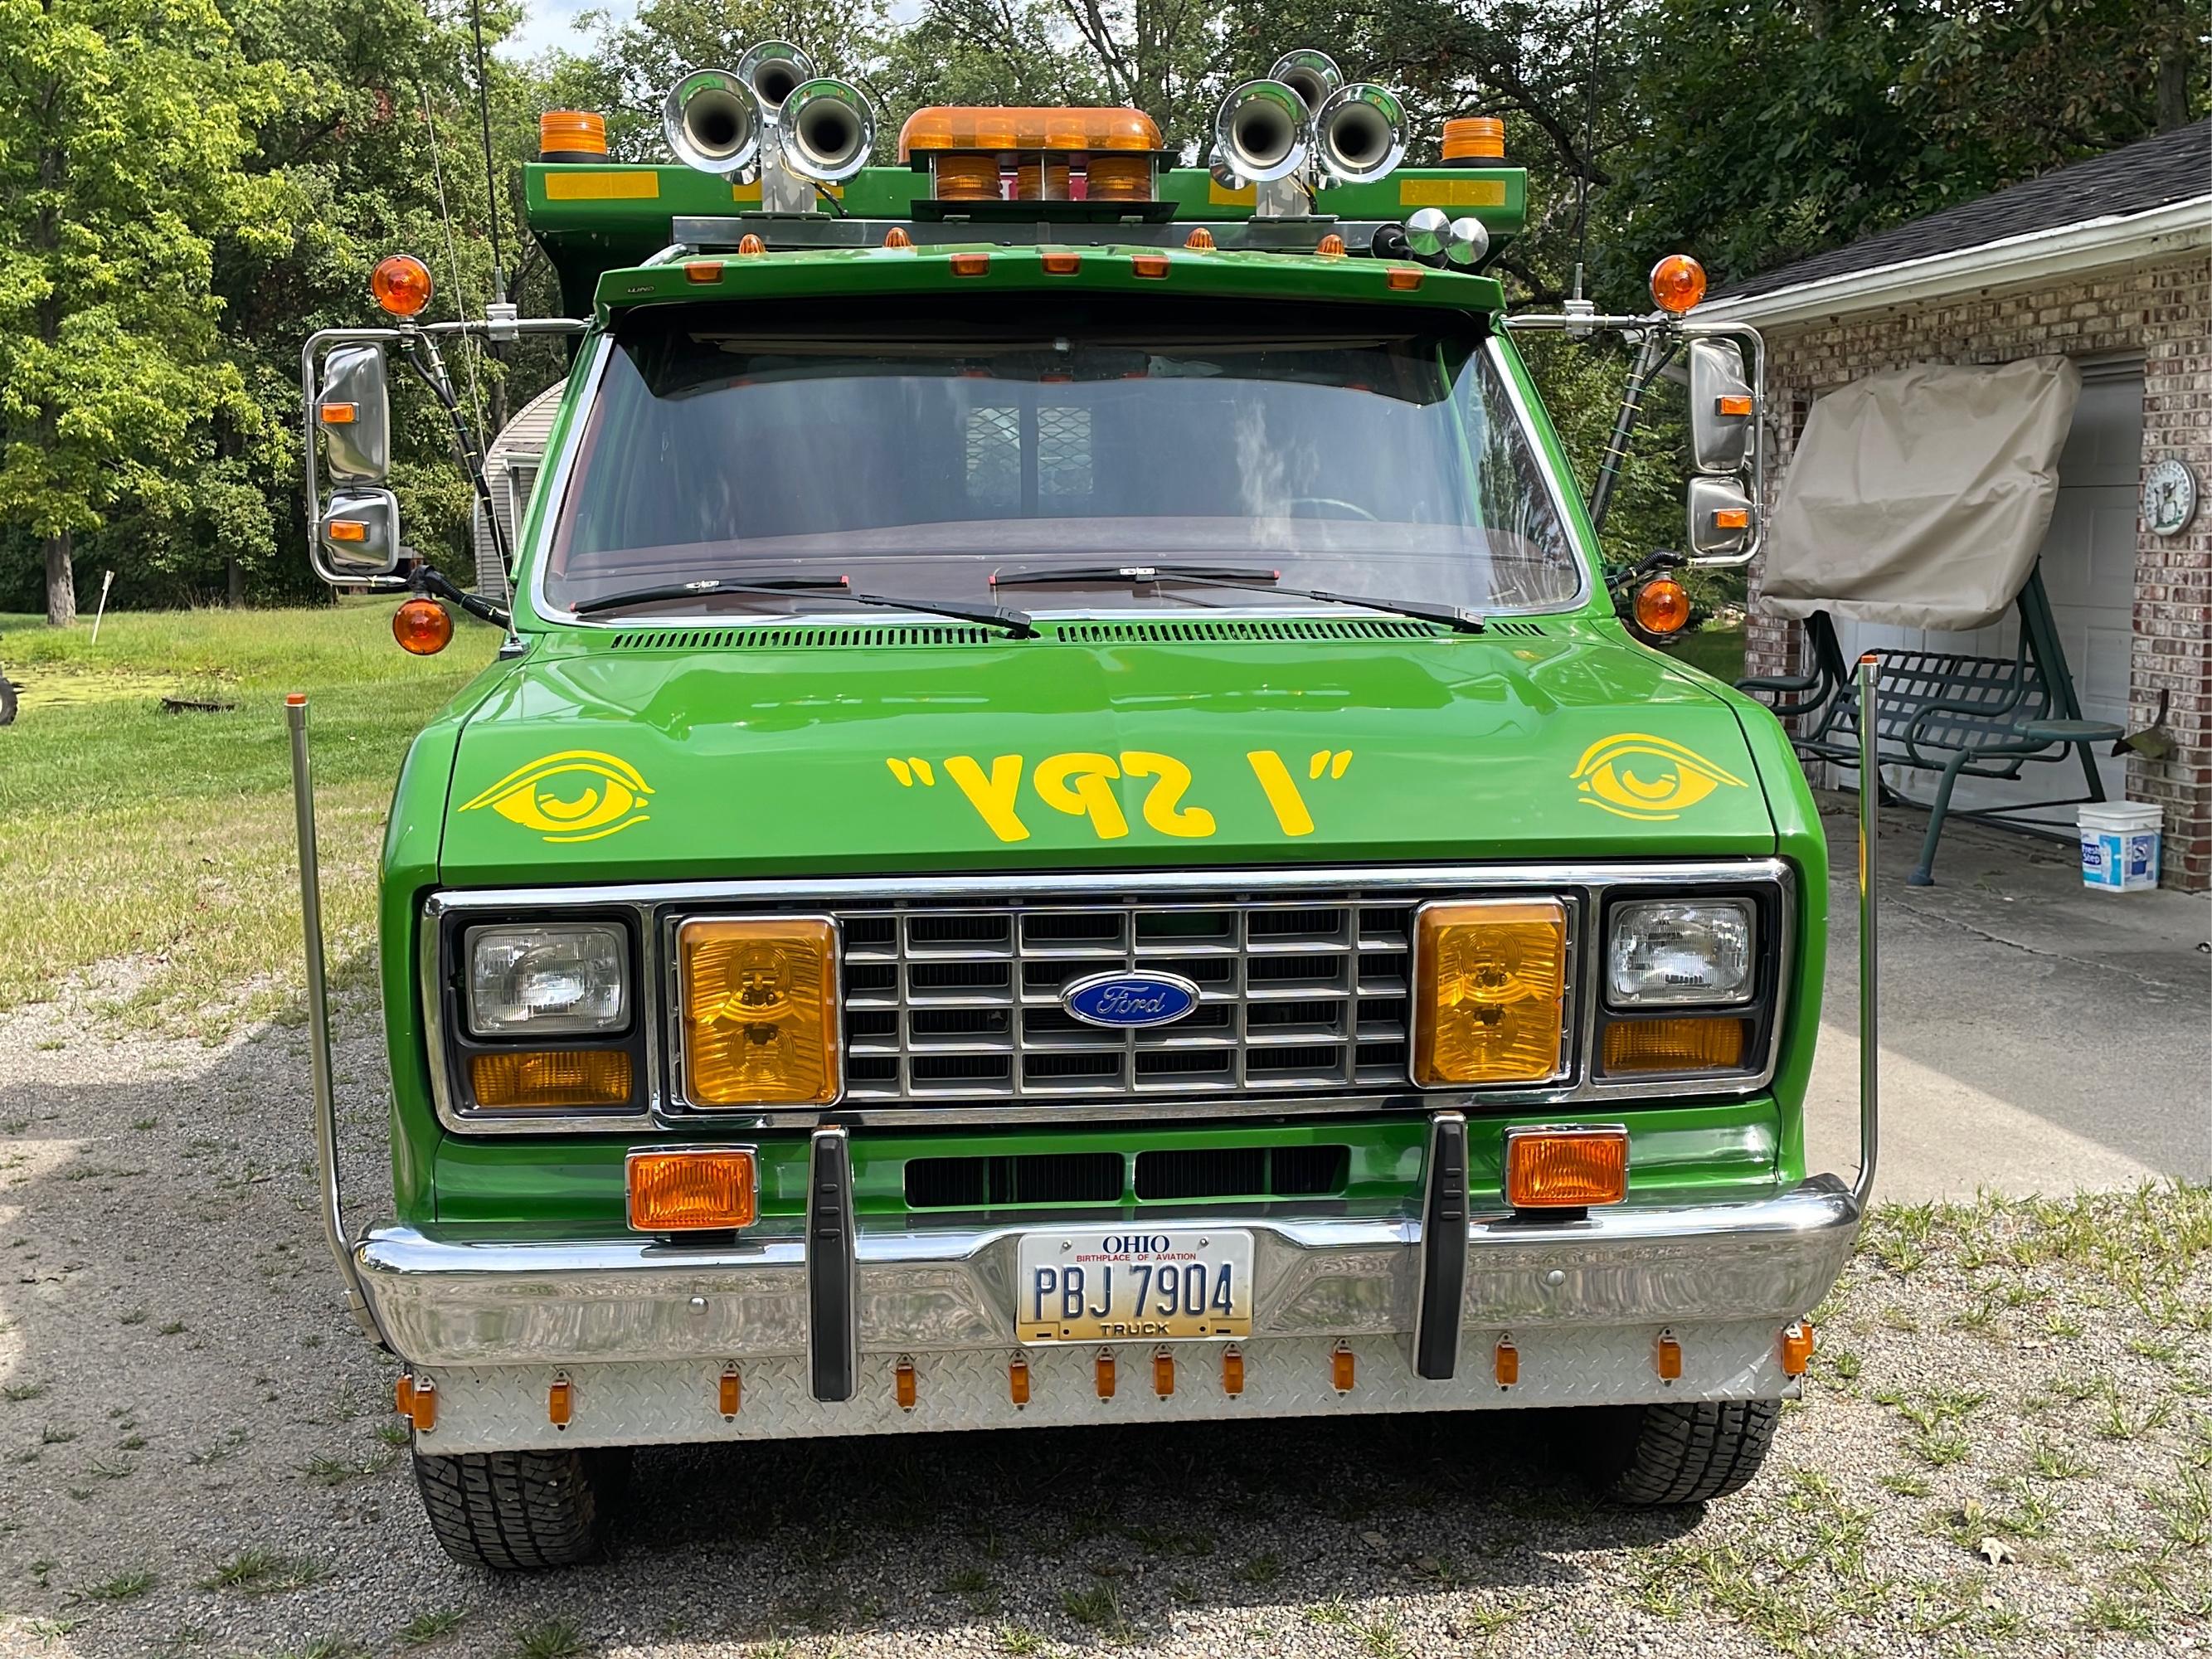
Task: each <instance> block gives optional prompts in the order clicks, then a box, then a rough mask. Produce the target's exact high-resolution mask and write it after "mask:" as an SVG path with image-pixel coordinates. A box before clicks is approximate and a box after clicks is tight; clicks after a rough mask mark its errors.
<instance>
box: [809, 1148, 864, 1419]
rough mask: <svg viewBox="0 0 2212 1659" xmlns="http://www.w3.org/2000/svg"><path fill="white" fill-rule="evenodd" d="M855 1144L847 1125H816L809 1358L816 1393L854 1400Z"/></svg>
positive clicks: (811, 1159) (856, 1380)
mask: <svg viewBox="0 0 2212 1659" xmlns="http://www.w3.org/2000/svg"><path fill="white" fill-rule="evenodd" d="M854 1254H855V1253H854V1219H853V1149H852V1146H851V1143H850V1142H849V1141H848V1139H847V1138H846V1133H845V1131H844V1130H843V1129H842V1128H836V1127H832V1128H827V1129H817V1130H816V1131H815V1132H814V1143H813V1146H812V1148H811V1151H810V1152H809V1155H808V1159H807V1176H806V1361H807V1370H808V1372H809V1374H810V1375H811V1377H812V1379H813V1384H814V1397H815V1398H816V1399H817V1400H822V1401H831V1402H835V1401H843V1400H850V1399H851V1398H852V1397H853V1395H854V1392H855V1390H856V1389H858V1388H859V1386H860V1302H859V1298H858V1297H856V1296H855V1295H854V1279H855V1266H854Z"/></svg>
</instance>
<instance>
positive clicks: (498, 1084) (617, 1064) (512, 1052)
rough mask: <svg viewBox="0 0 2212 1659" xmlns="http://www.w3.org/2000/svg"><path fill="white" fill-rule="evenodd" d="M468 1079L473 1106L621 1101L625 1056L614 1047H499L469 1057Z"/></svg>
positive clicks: (625, 1096)
mask: <svg viewBox="0 0 2212 1659" xmlns="http://www.w3.org/2000/svg"><path fill="white" fill-rule="evenodd" d="M469 1082H470V1084H471V1085H472V1086H473V1088H474V1089H475V1091H476V1097H477V1105H479V1106H492V1107H530V1106H627V1105H629V1082H630V1072H629V1055H628V1054H625V1053H623V1051H622V1050H621V1049H619V1048H554V1049H534V1048H524V1049H509V1048H501V1049H497V1050H495V1051H493V1052H489V1053H486V1054H474V1055H471V1057H470V1059H469Z"/></svg>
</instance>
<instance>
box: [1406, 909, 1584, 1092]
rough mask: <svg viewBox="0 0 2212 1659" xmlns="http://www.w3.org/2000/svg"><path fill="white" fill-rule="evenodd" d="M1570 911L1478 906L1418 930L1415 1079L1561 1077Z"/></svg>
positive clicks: (1425, 914)
mask: <svg viewBox="0 0 2212 1659" xmlns="http://www.w3.org/2000/svg"><path fill="white" fill-rule="evenodd" d="M1566 984H1567V908H1566V906H1565V904H1563V903H1562V902H1560V901H1559V900H1558V899H1550V898H1545V899H1477V900H1472V901H1470V902H1467V903H1463V904H1429V905H1424V906H1423V907H1422V908H1421V910H1420V913H1419V917H1418V919H1417V920H1416V921H1415V923H1414V928H1413V1081H1414V1082H1416V1083H1418V1084H1420V1085H1423V1086H1424V1087H1425V1088H1436V1087H1438V1086H1440V1085H1451V1084H1484V1083H1548V1082H1550V1081H1551V1080H1552V1079H1554V1078H1556V1077H1558V1076H1559V1074H1560V1071H1561V1066H1560V1061H1559V1054H1560V1050H1561V1048H1562V1046H1563V1045H1562V1042H1561V1040H1560V1039H1561V1019H1562V1017H1563V1014H1564V1011H1565V1006H1566Z"/></svg>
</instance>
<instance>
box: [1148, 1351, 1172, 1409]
mask: <svg viewBox="0 0 2212 1659" xmlns="http://www.w3.org/2000/svg"><path fill="white" fill-rule="evenodd" d="M1152 1392H1153V1393H1154V1394H1156V1395H1159V1397H1160V1398H1161V1399H1163V1400H1165V1399H1166V1398H1167V1397H1168V1396H1169V1395H1171V1394H1173V1393H1174V1392H1175V1356H1174V1355H1173V1354H1171V1353H1170V1352H1168V1351H1167V1350H1166V1349H1165V1348H1163V1349H1161V1350H1160V1351H1159V1352H1158V1353H1156V1354H1154V1355H1153V1356H1152Z"/></svg>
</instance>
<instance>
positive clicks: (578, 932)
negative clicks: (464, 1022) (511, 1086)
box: [468, 922, 629, 1037]
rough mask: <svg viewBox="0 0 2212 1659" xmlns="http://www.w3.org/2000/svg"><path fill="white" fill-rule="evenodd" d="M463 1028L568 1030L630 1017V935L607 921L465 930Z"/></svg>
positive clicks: (574, 1032)
mask: <svg viewBox="0 0 2212 1659" xmlns="http://www.w3.org/2000/svg"><path fill="white" fill-rule="evenodd" d="M468 964H469V971H468V987H469V1030H470V1031H471V1033H473V1034H474V1035H476V1036H480V1037H485V1036H533V1037H534V1036H578V1035H581V1034H585V1033H590V1032H598V1031H614V1030H621V1029H622V1027H623V1026H624V1025H625V1024H628V1023H629V936H628V935H627V934H626V933H624V932H623V929H622V928H621V927H617V926H615V925H614V924H612V923H610V922H561V923H550V922H549V923H539V924H534V925H532V926H529V927H477V928H471V930H470V932H469V936H468Z"/></svg>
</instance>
